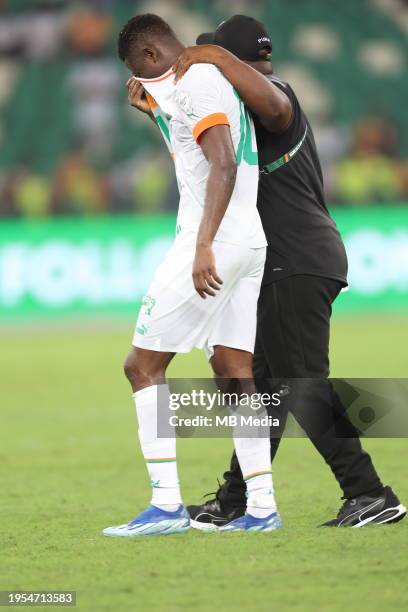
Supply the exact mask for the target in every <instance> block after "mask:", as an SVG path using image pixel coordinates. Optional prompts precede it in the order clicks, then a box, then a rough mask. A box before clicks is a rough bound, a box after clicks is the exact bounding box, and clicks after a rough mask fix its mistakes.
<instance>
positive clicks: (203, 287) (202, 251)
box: [193, 245, 222, 300]
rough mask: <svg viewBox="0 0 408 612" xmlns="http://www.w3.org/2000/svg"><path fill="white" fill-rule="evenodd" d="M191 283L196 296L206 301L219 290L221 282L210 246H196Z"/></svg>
mask: <svg viewBox="0 0 408 612" xmlns="http://www.w3.org/2000/svg"><path fill="white" fill-rule="evenodd" d="M193 283H194V287H195V290H196V291H197V293H198V295H199V296H200V297H202V298H203V300H205V299H207V295H211V296H215V295H217V291H219V290H220V289H221V285H222V280H221V279H220V277H219V276H218V274H217V270H216V268H215V257H214V253H213V250H212V248H211V246H201V245H197V248H196V254H195V258H194V263H193Z"/></svg>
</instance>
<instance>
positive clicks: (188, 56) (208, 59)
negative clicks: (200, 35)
mask: <svg viewBox="0 0 408 612" xmlns="http://www.w3.org/2000/svg"><path fill="white" fill-rule="evenodd" d="M218 50H219V47H217V46H216V45H195V46H194V47H187V49H184V51H183V53H182V54H181V55H180V56H179V58H178V59H177V61H176V63H175V64H174V66H173V72H174V73H175V75H176V76H175V78H174V82H175V83H177V81H179V80H180V79H181V77H182V76H183V75H184V74H185V73H186V72H187V70H188V69H189V68H190V67H191V66H192V65H193V64H216V63H217V57H218Z"/></svg>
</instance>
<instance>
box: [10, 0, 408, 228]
mask: <svg viewBox="0 0 408 612" xmlns="http://www.w3.org/2000/svg"><path fill="white" fill-rule="evenodd" d="M286 1H287V0H286ZM291 2H292V0H289V4H290V3H291ZM361 2H362V3H365V4H366V8H367V7H369V8H370V15H371V21H370V20H368V22H370V23H374V24H375V23H376V20H379V21H380V23H381V20H384V19H386V20H388V21H387V23H388V25H389V26H390V27H391V25H390V24H392V28H394V30H395V32H397V29H398V28H399V27H400V25H401V24H403V23H404V20H401V19H400V20H399V21H400V22H401V23H400V24H399V23H397V22H396V21H393V20H392V17H393V15H392V11H391V7H392V5H393V4H395V3H397V4H398V9H399V11H401V10H402V7H403V6H405V11H406V13H405V14H407V11H408V8H407V3H406V2H405V0H389V1H388V0H387V1H386V2H384V1H383V0H361ZM22 4H24V5H25V6H24V7H22ZM169 4H171V7H170V6H169ZM276 4H277V5H282V6H283V4H285V2H284V0H279V2H277V3H276ZM312 4H313V5H314V6H315V7H316V9H318V8H319V5H320V6H323V5H324V0H313V2H312ZM205 5H208V6H209V7H210V9H211V10H210V11H207V13H206V14H205V13H204V10H203V9H204V7H205ZM286 6H287V5H286ZM267 8H268V3H267V2H263V1H261V0H257V1H254V0H239V1H237V2H236V3H234V12H237V13H238V12H241V13H247V14H252V15H254V16H257V17H263V18H264V19H265V21H266V23H268V25H270V28H271V33H272V39H273V40H274V27H273V22H271V23H269V21H268V14H267V12H266V13H265V11H267ZM200 9H201V10H200ZM146 11H149V12H156V13H158V14H160V15H162V16H163V17H165V18H166V17H167V18H170V21H171V23H172V24H174V26H175V27H176V28H177V31H178V33H179V34H180V35H181V37H182V39H183V40H184V41H185V42H186V44H193V43H194V40H195V36H196V35H197V34H198V33H199V32H201V31H205V30H209V29H211V28H213V27H214V25H216V24H217V20H218V21H220V20H221V19H222V18H223V17H225V16H226V15H228V14H230V12H231V10H230V5H229V3H227V2H224V1H222V0H218V1H217V0H215V1H212V2H206V3H204V2H200V1H196V2H189V1H187V0H176V1H175V2H172V3H168V2H165V0H152V1H150V2H149V3H147V2H144V1H141V2H136V1H135V0H122V1H121V2H120V3H119V2H113V1H112V0H88V1H86V2H84V1H81V2H76V1H73V2H67V1H64V0H40V1H37V0H31V1H29V2H26V3H21V2H20V3H19V2H16V1H15V0H14V1H13V0H0V216H1V217H16V216H17V217H38V216H40V217H41V216H47V215H62V214H79V215H89V214H97V213H104V212H109V213H119V212H124V211H128V212H129V211H134V212H141V213H143V212H152V211H161V210H173V209H175V208H176V206H177V186H176V184H175V181H174V178H173V175H174V172H173V170H172V162H171V160H170V159H169V157H168V155H167V153H166V151H165V148H164V147H163V145H162V142H161V137H160V134H159V133H158V131H156V130H155V127H154V126H153V125H150V122H148V121H146V120H145V117H143V116H141V115H140V113H138V112H136V111H135V110H133V109H131V108H130V107H129V106H128V103H127V98H126V89H125V82H126V79H127V76H128V75H127V71H126V69H125V67H124V66H122V65H121V63H120V61H119V60H118V59H117V57H116V46H115V45H116V35H117V31H118V26H119V24H120V23H121V22H123V21H124V20H125V19H127V18H128V17H129V16H131V15H133V14H135V13H137V12H146ZM169 12H170V13H171V15H170V14H169ZM399 14H400V13H399ZM306 21H307V20H306ZM350 23H353V24H354V27H355V28H356V29H359V28H360V29H361V23H359V22H357V21H355V22H353V21H352V22H350ZM405 23H407V20H405ZM307 24H308V25H307V28H305V27H303V29H302V31H298V35H297V36H296V37H294V38H293V39H292V42H290V43H288V44H289V50H288V48H283V47H280V44H279V40H278V41H277V42H276V44H275V45H274V52H273V62H274V67H275V70H276V72H277V73H278V74H279V75H280V76H282V78H287V79H288V80H289V81H290V82H291V84H292V86H293V87H294V88H295V89H296V90H297V91H301V95H302V100H304V106H305V109H306V111H307V112H308V114H309V116H310V119H311V121H312V123H313V127H314V130H315V133H316V138H317V141H318V142H317V144H318V149H319V152H320V156H321V160H322V164H323V170H324V174H325V185H326V191H327V198H328V201H329V202H331V203H332V204H338V205H350V206H366V205H370V204H379V205H383V206H387V205H389V204H392V203H396V202H404V201H408V126H407V125H406V120H405V123H403V120H402V119H401V115H399V116H394V115H393V112H392V108H393V102H394V103H395V104H396V105H397V104H398V105H399V104H400V102H401V100H400V94H399V90H398V89H395V96H394V98H393V97H392V89H393V84H394V83H395V82H396V83H400V82H401V81H402V80H403V73H404V70H406V66H405V63H406V53H404V48H403V46H402V45H401V44H400V43H399V42H398V40H399V39H398V38H396V39H395V40H393V39H392V37H391V38H388V42H387V41H386V40H385V39H384V40H382V41H379V40H378V38H377V39H376V46H375V47H373V44H374V43H373V41H372V40H371V41H369V42H370V44H371V47H366V48H361V49H360V50H359V59H360V64H359V65H356V66H354V65H353V66H352V65H348V67H347V70H346V71H344V70H343V71H342V68H338V67H337V69H336V70H337V72H336V78H335V80H334V81H333V79H331V80H330V79H329V80H326V79H325V77H324V66H323V68H322V64H324V62H328V63H329V66H328V71H330V68H331V67H333V66H338V63H339V61H340V60H338V57H340V55H339V54H341V49H342V33H341V31H338V32H335V34H336V37H334V36H333V30H332V28H333V24H332V23H330V24H328V23H327V22H325V21H324V19H323V20H321V22H320V23H317V22H315V21H313V19H310V20H309V21H307ZM401 27H402V26H401ZM356 31H357V30H356ZM390 31H392V30H390ZM360 35H361V32H360ZM333 41H334V42H333ZM336 41H337V42H336ZM367 44H368V43H367ZM370 49H371V52H369V51H370ZM336 54H337V55H336ZM373 57H374V60H375V61H374V60H373ZM336 58H337V59H336ZM306 60H307V61H306ZM330 62H331V64H330ZM336 62H337V63H336ZM322 70H323V72H322ZM363 70H364V71H365V72H366V73H367V72H370V70H371V72H372V73H373V76H372V79H373V83H374V84H375V79H378V86H380V85H381V84H382V86H383V87H388V90H387V92H388V93H389V94H390V96H389V98H387V99H389V100H390V101H391V102H390V104H389V105H388V106H387V104H385V102H384V100H383V99H381V100H377V101H376V102H375V103H374V102H373V100H372V99H369V97H368V92H367V90H365V91H364V90H363V89H362V88H361V89H358V88H354V87H350V83H351V79H350V76H349V72H350V71H355V73H356V74H355V75H354V77H353V78H354V79H355V81H354V82H356V80H357V79H358V78H359V71H360V73H361V71H363ZM342 75H343V79H344V80H343V82H342V81H341V80H339V79H340V78H341V77H342ZM387 78H388V79H391V80H388V81H387ZM384 83H386V85H384ZM341 89H343V90H344V89H347V92H346V93H347V97H346V96H344V91H343V100H345V104H346V105H348V106H347V108H350V109H351V110H349V112H348V114H347V112H344V109H343V112H340V111H339V109H338V107H337V103H338V102H339V101H338V96H339V95H340V94H339V91H340V90H341ZM390 90H391V91H390ZM343 106H344V104H343ZM340 110H341V109H340ZM156 132H157V133H156Z"/></svg>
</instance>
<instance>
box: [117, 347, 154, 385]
mask: <svg viewBox="0 0 408 612" xmlns="http://www.w3.org/2000/svg"><path fill="white" fill-rule="evenodd" d="M123 370H124V372H125V376H126V378H127V379H128V381H129V382H130V384H131V385H132V387H133V389H138V388H140V387H144V386H149V385H151V384H153V383H152V378H153V375H152V373H151V372H149V371H148V369H146V368H145V367H143V364H142V363H141V361H140V359H138V356H137V354H136V352H135V351H130V353H129V355H128V356H127V357H126V359H125V363H124V364H123Z"/></svg>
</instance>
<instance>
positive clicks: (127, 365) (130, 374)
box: [123, 351, 140, 384]
mask: <svg viewBox="0 0 408 612" xmlns="http://www.w3.org/2000/svg"><path fill="white" fill-rule="evenodd" d="M123 371H124V373H125V376H126V378H127V379H128V381H129V382H130V383H131V384H132V383H134V382H136V379H137V378H139V374H140V372H139V369H138V360H137V358H136V355H135V354H134V352H133V351H131V352H130V353H129V354H128V355H127V357H126V359H125V362H124V364H123Z"/></svg>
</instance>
